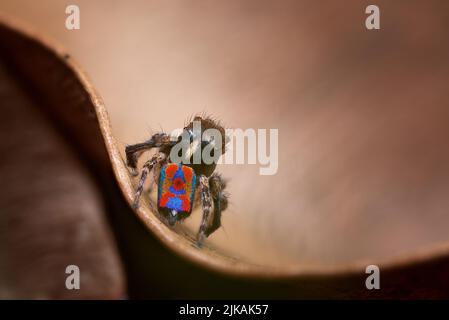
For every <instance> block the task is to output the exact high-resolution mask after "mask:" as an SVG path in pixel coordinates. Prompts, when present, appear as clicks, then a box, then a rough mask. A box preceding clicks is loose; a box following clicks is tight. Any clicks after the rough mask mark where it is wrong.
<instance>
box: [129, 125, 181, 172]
mask: <svg viewBox="0 0 449 320" xmlns="http://www.w3.org/2000/svg"><path fill="white" fill-rule="evenodd" d="M175 143H176V142H175V141H171V140H170V136H168V135H167V134H166V133H163V132H160V133H156V134H154V135H153V136H152V137H151V139H150V140H148V141H145V142H142V143H137V144H133V145H128V146H126V148H125V153H126V164H127V165H128V167H130V168H131V169H133V171H134V172H133V173H135V170H136V168H137V160H138V158H139V156H140V155H141V154H142V153H143V152H144V151H147V150H150V149H151V148H160V147H164V146H167V147H169V146H172V145H173V144H175Z"/></svg>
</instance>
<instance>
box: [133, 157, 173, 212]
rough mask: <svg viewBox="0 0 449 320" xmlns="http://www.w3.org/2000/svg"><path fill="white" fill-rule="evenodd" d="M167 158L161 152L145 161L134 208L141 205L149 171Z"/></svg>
mask: <svg viewBox="0 0 449 320" xmlns="http://www.w3.org/2000/svg"><path fill="white" fill-rule="evenodd" d="M162 160H165V155H163V154H159V155H156V156H154V157H152V158H151V159H150V160H148V161H147V162H145V164H144V165H143V168H142V173H141V174H140V180H139V185H138V187H137V190H136V194H135V196H134V202H133V208H134V209H137V208H138V207H139V201H140V196H141V195H142V191H143V187H144V185H145V181H146V180H147V177H148V173H149V172H150V171H151V169H153V167H154V165H156V164H157V163H158V162H160V161H162Z"/></svg>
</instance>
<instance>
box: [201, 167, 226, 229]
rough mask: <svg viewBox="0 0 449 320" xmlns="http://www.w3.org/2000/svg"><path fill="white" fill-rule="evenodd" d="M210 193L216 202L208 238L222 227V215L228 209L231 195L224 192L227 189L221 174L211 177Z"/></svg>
mask: <svg viewBox="0 0 449 320" xmlns="http://www.w3.org/2000/svg"><path fill="white" fill-rule="evenodd" d="M209 186H210V192H211V195H212V200H213V202H214V212H213V213H214V214H213V217H212V221H211V224H210V225H209V227H208V228H207V229H206V236H207V237H208V236H209V235H210V234H212V233H213V232H214V231H215V230H217V229H218V228H220V227H221V213H222V212H223V211H224V210H226V208H227V207H228V197H229V194H228V193H227V192H226V191H224V190H225V188H226V181H225V180H224V179H223V177H222V176H221V174H219V173H214V174H212V175H211V176H210V177H209Z"/></svg>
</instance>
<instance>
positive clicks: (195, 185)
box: [125, 116, 228, 245]
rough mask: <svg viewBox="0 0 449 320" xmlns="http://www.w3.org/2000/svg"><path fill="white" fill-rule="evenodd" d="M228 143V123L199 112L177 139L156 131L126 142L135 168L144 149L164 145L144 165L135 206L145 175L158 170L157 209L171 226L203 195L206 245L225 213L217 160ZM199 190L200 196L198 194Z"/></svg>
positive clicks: (202, 230)
mask: <svg viewBox="0 0 449 320" xmlns="http://www.w3.org/2000/svg"><path fill="white" fill-rule="evenodd" d="M225 145H226V137H225V130H224V129H223V127H222V126H221V125H220V124H219V123H218V122H217V121H214V120H212V119H211V118H209V117H204V116H196V117H194V119H193V120H192V121H191V122H190V123H189V124H188V125H187V126H186V127H185V128H184V129H183V132H182V134H181V135H179V136H178V138H177V139H173V138H170V136H169V135H167V134H165V133H156V134H154V135H153V136H152V137H151V139H150V140H148V141H146V142H143V143H138V144H134V145H129V146H127V147H126V150H125V152H126V159H127V165H128V166H129V167H130V168H131V169H133V170H134V172H135V171H136V169H137V160H138V157H139V156H140V155H141V154H142V153H143V152H144V151H146V150H149V149H151V148H159V150H158V152H157V153H156V154H155V155H154V156H153V157H152V158H151V159H150V160H148V161H147V162H146V163H145V164H144V165H143V169H142V173H141V178H140V181H139V185H138V188H137V191H136V195H135V199H134V207H138V205H139V200H140V196H141V195H142V191H143V187H144V184H145V180H146V178H147V176H148V174H149V172H150V171H151V170H153V171H154V172H155V177H156V181H157V182H158V198H157V206H158V210H159V212H160V213H161V215H162V216H164V217H165V218H166V220H167V221H168V223H169V224H170V225H171V226H173V225H174V224H175V223H176V222H177V221H180V220H182V219H185V218H187V217H188V216H189V215H190V213H191V212H192V209H193V206H194V205H195V203H196V202H198V201H195V200H201V203H202V209H203V217H202V221H201V225H200V229H199V232H198V244H199V245H201V244H202V242H203V240H204V238H205V237H208V236H209V235H210V234H211V233H212V232H214V231H215V230H217V229H218V228H219V227H220V226H221V213H222V211H224V210H225V209H226V208H227V206H228V195H227V193H226V192H225V191H224V189H225V187H226V182H225V181H224V180H223V178H222V177H221V175H220V174H218V173H214V170H215V167H216V160H217V159H218V158H219V157H220V155H221V154H223V153H224V152H225ZM204 155H206V156H209V158H206V157H205V156H204ZM197 193H198V194H200V199H195V195H196V194H197Z"/></svg>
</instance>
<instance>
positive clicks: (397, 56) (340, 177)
mask: <svg viewBox="0 0 449 320" xmlns="http://www.w3.org/2000/svg"><path fill="white" fill-rule="evenodd" d="M371 3H372V2H371V1H370V2H368V1H355V0H354V1H345V4H344V5H342V4H341V2H337V1H279V2H275V1H259V0H258V1H256V0H250V1H235V0H233V1H213V2H212V1H170V2H168V1H126V2H125V1H106V0H104V1H99V0H96V1H92V0H91V1H56V0H53V1H49V0H45V1H39V2H37V1H23V0H20V1H12V0H3V1H2V2H1V3H0V11H1V12H3V13H7V14H10V15H12V16H15V17H18V18H19V19H21V20H23V21H25V22H26V23H27V24H29V25H32V26H36V27H37V28H38V29H39V30H41V31H42V32H44V33H46V34H48V35H49V36H51V37H52V38H54V39H56V40H57V41H58V42H60V43H62V44H63V45H64V46H65V47H66V48H67V49H68V50H69V52H72V53H73V56H74V58H75V59H76V60H78V61H79V62H80V64H81V65H82V67H83V68H84V69H85V70H86V71H87V73H88V74H89V75H90V77H91V79H92V80H93V83H94V84H95V85H96V86H97V89H98V91H99V93H100V94H101V96H102V97H103V99H104V101H105V104H106V106H107V108H108V110H109V114H110V117H111V122H112V126H113V130H114V132H115V134H116V138H117V140H118V141H119V142H120V143H121V144H122V146H123V148H124V146H125V145H126V144H130V143H135V142H139V141H142V140H144V139H147V138H148V137H149V136H150V135H151V134H152V133H154V132H156V131H158V130H160V129H161V128H162V129H164V130H166V131H171V130H173V129H174V128H178V127H181V126H182V125H183V124H184V121H185V119H186V118H187V117H188V116H190V115H192V114H194V113H197V112H202V111H206V112H208V113H210V114H212V115H214V116H216V117H218V118H220V119H222V120H223V122H224V123H225V124H226V125H227V126H228V127H232V128H243V129H245V128H267V129H268V128H277V129H279V152H280V154H279V170H278V173H277V174H276V175H274V176H260V175H259V174H258V168H259V167H258V166H257V165H245V166H242V165H226V166H224V165H222V166H220V167H219V168H218V170H220V171H221V172H222V173H223V174H224V175H225V176H226V177H229V178H230V183H229V192H230V193H231V205H230V208H229V209H228V210H227V211H226V212H225V213H224V217H223V225H224V229H220V230H219V231H217V232H216V233H215V234H214V235H213V236H211V238H210V241H211V242H212V243H213V244H214V245H217V246H218V247H221V248H223V249H224V250H226V251H230V252H232V253H233V254H234V255H236V256H240V257H242V258H244V259H247V260H251V261H254V262H258V263H263V264H270V265H279V264H287V263H288V264H293V263H294V264H301V265H317V264H318V265H323V264H325V265H329V264H332V265H333V264H342V263H347V262H349V261H353V260H361V259H370V260H378V259H382V260H384V259H390V258H394V257H398V256H402V255H406V254H409V253H411V252H412V251H414V250H416V249H425V248H428V247H430V246H431V245H434V244H437V243H438V244H441V243H444V242H447V240H448V235H447V229H448V227H449V215H448V208H449V149H448V139H447V137H448V136H449V123H448V119H449V117H448V116H449V94H448V92H449V82H448V79H449V60H448V57H449V44H448V41H447V39H448V30H449V3H448V2H447V1H424V0H420V1H394V2H393V1H376V4H377V5H378V6H379V7H380V9H381V30H379V31H368V30H366V29H365V27H364V21H365V18H366V15H365V13H364V12H365V8H366V6H367V5H368V4H371ZM69 4H77V5H79V7H80V10H81V30H74V31H69V30H66V28H65V19H66V14H65V7H66V6H67V5H69ZM199 218H200V212H198V211H197V212H195V213H194V217H193V218H192V219H189V220H188V221H187V222H186V224H187V226H188V227H189V228H190V229H192V230H196V229H197V227H198V223H199Z"/></svg>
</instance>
